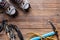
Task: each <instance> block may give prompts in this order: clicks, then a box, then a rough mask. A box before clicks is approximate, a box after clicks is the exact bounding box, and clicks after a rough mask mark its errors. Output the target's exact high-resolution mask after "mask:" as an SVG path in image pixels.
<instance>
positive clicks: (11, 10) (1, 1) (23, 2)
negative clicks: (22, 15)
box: [0, 0, 30, 16]
mask: <svg viewBox="0 0 60 40" xmlns="http://www.w3.org/2000/svg"><path fill="white" fill-rule="evenodd" d="M10 1H11V2H15V3H17V4H18V5H19V7H20V8H21V9H23V10H24V11H27V10H28V9H29V8H30V4H29V2H28V0H10ZM1 8H3V9H4V10H5V13H6V14H8V15H10V16H14V15H16V14H17V10H16V8H15V7H14V6H13V5H12V4H10V3H9V2H7V0H0V9H1Z"/></svg>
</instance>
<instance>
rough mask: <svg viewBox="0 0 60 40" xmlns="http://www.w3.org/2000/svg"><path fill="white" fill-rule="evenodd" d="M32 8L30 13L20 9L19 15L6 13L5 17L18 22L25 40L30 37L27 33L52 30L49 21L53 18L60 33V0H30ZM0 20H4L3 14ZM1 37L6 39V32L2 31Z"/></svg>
mask: <svg viewBox="0 0 60 40" xmlns="http://www.w3.org/2000/svg"><path fill="white" fill-rule="evenodd" d="M29 1H30V4H31V9H30V11H29V12H28V13H25V12H23V11H22V10H20V9H18V8H17V10H18V13H19V15H18V17H16V18H10V17H9V16H7V15H6V14H5V18H6V19H8V21H9V23H12V24H16V25H17V26H18V27H19V28H20V30H21V32H22V34H23V36H24V38H25V40H26V39H27V38H28V36H27V33H29V32H34V33H40V35H42V34H45V33H48V32H51V31H52V27H51V25H50V24H49V23H48V20H51V21H52V22H53V24H54V25H55V26H56V28H57V30H58V34H59V35H60V0H29ZM0 21H2V14H0ZM0 35H1V36H0V39H1V40H6V39H7V38H6V35H5V33H4V32H1V33H0Z"/></svg>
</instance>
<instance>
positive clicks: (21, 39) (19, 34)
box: [9, 24, 24, 40]
mask: <svg viewBox="0 0 60 40" xmlns="http://www.w3.org/2000/svg"><path fill="white" fill-rule="evenodd" d="M9 26H10V27H12V28H13V29H14V30H15V31H16V32H17V34H18V37H19V39H20V40H24V38H23V35H22V33H21V31H20V30H19V28H18V27H17V26H16V25H13V24H9Z"/></svg>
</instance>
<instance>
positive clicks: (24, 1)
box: [10, 0, 30, 11]
mask: <svg viewBox="0 0 60 40" xmlns="http://www.w3.org/2000/svg"><path fill="white" fill-rule="evenodd" d="M10 1H12V2H15V3H17V4H18V5H19V7H20V8H21V9H23V10H24V11H28V10H29V8H30V3H29V1H28V0H10Z"/></svg>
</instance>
